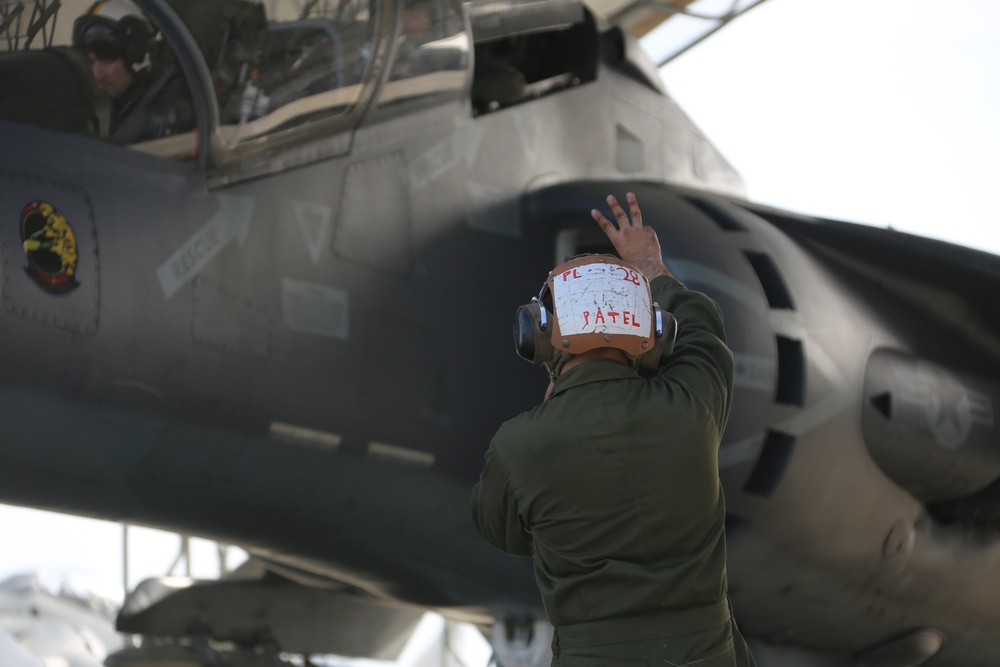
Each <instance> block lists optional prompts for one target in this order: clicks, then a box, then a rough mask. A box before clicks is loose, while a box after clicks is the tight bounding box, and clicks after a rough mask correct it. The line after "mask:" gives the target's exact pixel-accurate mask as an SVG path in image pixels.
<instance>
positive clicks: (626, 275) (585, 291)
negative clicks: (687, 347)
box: [547, 255, 655, 357]
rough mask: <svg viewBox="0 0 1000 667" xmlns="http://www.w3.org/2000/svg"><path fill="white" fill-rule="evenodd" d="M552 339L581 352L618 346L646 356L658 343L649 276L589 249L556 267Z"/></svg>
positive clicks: (556, 344)
mask: <svg viewBox="0 0 1000 667" xmlns="http://www.w3.org/2000/svg"><path fill="white" fill-rule="evenodd" d="M547 282H548V285H549V290H550V291H551V294H552V306H553V318H554V320H555V322H554V326H553V330H552V339H551V340H552V345H553V347H555V349H556V350H562V351H564V352H568V353H570V354H580V353H582V352H587V351H588V350H593V349H595V348H598V347H614V348H618V349H620V350H622V351H624V352H625V353H627V354H630V355H633V356H636V357H638V356H640V355H642V354H643V353H644V352H646V351H647V350H648V349H649V348H651V347H652V345H653V343H654V334H655V331H654V329H655V327H654V319H655V313H654V310H653V302H652V295H651V293H650V288H649V281H648V280H647V279H646V276H644V275H642V273H641V272H640V271H639V270H638V269H637V268H636V267H635V266H633V265H632V264H629V263H628V262H625V261H623V260H620V259H618V258H616V257H612V256H610V255H585V256H583V257H578V258H576V259H573V260H571V261H569V262H566V263H565V264H560V265H559V266H557V267H556V268H554V269H553V270H552V272H551V273H550V274H549V277H548V280H547Z"/></svg>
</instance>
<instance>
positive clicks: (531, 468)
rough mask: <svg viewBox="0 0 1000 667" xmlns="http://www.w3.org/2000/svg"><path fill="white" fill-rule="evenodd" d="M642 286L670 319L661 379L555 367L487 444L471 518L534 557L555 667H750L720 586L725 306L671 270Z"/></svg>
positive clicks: (492, 537) (607, 367)
mask: <svg viewBox="0 0 1000 667" xmlns="http://www.w3.org/2000/svg"><path fill="white" fill-rule="evenodd" d="M651 287H652V292H653V300H654V301H656V302H658V303H659V304H660V305H661V306H662V308H663V309H664V310H666V311H669V312H672V313H673V314H674V316H675V317H676V318H677V320H678V324H679V332H678V335H677V342H676V345H675V347H674V352H673V354H672V355H671V356H670V358H669V359H668V360H666V362H665V363H663V364H661V367H660V370H659V373H658V375H657V376H656V377H655V378H652V379H644V378H641V377H639V376H638V374H637V372H636V370H635V369H633V368H630V367H628V366H625V365H623V364H619V363H615V362H613V361H604V360H593V361H587V362H584V363H582V364H580V365H578V366H576V367H573V368H571V369H570V370H568V371H566V372H565V373H563V374H562V375H560V376H559V377H558V378H557V379H556V381H555V387H554V389H553V391H552V395H551V397H550V398H549V400H547V401H545V402H544V403H542V404H541V405H539V406H537V407H535V408H534V409H532V410H529V411H528V412H525V413H523V414H521V415H519V416H518V417H515V418H514V419H511V420H510V421H508V422H506V423H505V424H504V425H503V426H502V427H501V428H500V430H499V431H498V432H497V434H496V436H495V437H494V438H493V442H492V443H491V445H490V448H489V451H487V453H486V467H485V468H484V470H483V472H482V476H481V479H480V481H479V483H478V484H477V485H476V488H475V490H474V491H473V494H472V518H473V521H474V522H475V524H476V527H477V528H478V530H479V532H480V534H481V535H482V536H483V538H484V539H485V540H486V541H488V542H489V543H490V544H492V545H493V546H495V547H497V548H498V549H501V550H503V551H505V552H507V553H511V554H515V555H519V556H533V557H534V563H535V578H536V580H537V583H538V587H539V589H540V592H541V595H542V600H543V602H544V604H545V610H546V612H547V614H548V617H549V621H550V622H551V623H552V625H554V626H555V629H556V632H555V637H554V639H553V645H552V648H553V665H558V666H560V667H575V666H576V665H588V666H591V667H593V666H596V665H633V664H635V665H644V664H649V665H653V664H659V665H663V664H668V665H671V664H672V665H688V664H695V663H697V665H698V667H723V666H726V667H730V666H734V665H753V664H754V663H753V658H752V657H751V656H750V653H749V651H748V650H747V647H746V644H745V642H744V641H743V638H742V636H740V634H739V632H738V630H737V629H736V625H735V623H733V622H732V621H731V617H730V607H729V605H728V599H727V594H726V590H727V589H726V539H725V533H724V528H723V525H724V520H725V500H724V499H723V495H722V487H721V484H720V482H719V472H718V462H717V454H718V449H719V441H720V439H721V437H722V432H723V429H724V428H725V425H726V420H727V418H728V415H729V408H730V401H731V395H732V388H733V355H732V352H730V350H729V348H728V347H726V344H725V342H724V339H725V333H724V329H723V323H722V313H721V311H720V309H719V307H718V305H716V303H715V302H714V301H712V300H711V299H709V298H708V297H707V296H705V295H704V294H701V293H699V292H694V291H690V290H687V289H686V288H685V287H684V286H683V285H682V284H681V283H680V282H679V281H677V280H676V279H674V278H672V277H668V276H662V277H659V278H656V279H655V280H653V281H652V284H651Z"/></svg>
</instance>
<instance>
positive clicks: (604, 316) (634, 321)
mask: <svg viewBox="0 0 1000 667" xmlns="http://www.w3.org/2000/svg"><path fill="white" fill-rule="evenodd" d="M590 316H591V312H590V311H589V310H585V311H583V325H584V326H587V325H588V324H590ZM619 317H620V318H621V319H622V324H624V325H626V326H633V327H641V326H642V325H641V324H639V320H638V317H637V316H636V314H635V313H630V312H629V311H627V310H626V311H624V312H621V313H619V312H616V311H613V310H609V311H608V312H606V313H605V312H604V311H602V310H601V309H600V308H598V309H597V313H596V314H594V324H607V323H608V322H607V321H608V320H609V319H610V320H611V323H612V324H618V318H619Z"/></svg>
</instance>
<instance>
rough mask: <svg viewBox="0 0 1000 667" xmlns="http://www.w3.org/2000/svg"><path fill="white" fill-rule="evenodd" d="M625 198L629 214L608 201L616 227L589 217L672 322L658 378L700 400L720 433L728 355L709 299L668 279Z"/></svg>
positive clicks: (725, 412) (648, 232) (652, 234)
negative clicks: (673, 335)
mask: <svg viewBox="0 0 1000 667" xmlns="http://www.w3.org/2000/svg"><path fill="white" fill-rule="evenodd" d="M626 198H627V199H628V204H629V213H626V212H625V211H624V210H623V209H622V207H621V206H620V205H619V204H618V200H616V199H615V198H614V196H611V195H609V196H608V205H609V206H610V207H611V212H612V214H613V215H614V216H615V220H617V222H618V226H617V227H616V226H615V225H614V224H612V223H611V222H610V221H609V220H608V219H607V218H605V217H604V215H603V214H602V213H601V212H600V211H598V210H597V209H594V210H593V211H591V215H592V217H593V218H594V220H596V221H597V224H598V225H600V227H601V229H602V230H604V233H605V234H607V236H608V239H610V240H611V243H612V244H613V245H614V246H615V249H616V250H617V251H618V254H619V255H620V256H621V258H622V259H624V260H625V261H627V262H631V263H632V264H635V265H636V267H638V268H639V270H640V271H642V273H643V275H645V276H646V278H647V279H649V281H650V288H651V291H652V294H653V300H654V301H656V302H657V303H658V304H659V305H660V308H661V309H662V310H665V311H667V312H670V313H673V315H674V317H676V318H677V326H678V331H677V341H676V342H675V343H674V352H673V354H672V355H671V356H670V358H669V359H667V361H666V363H665V364H661V366H660V369H659V374H660V377H669V378H670V380H671V381H676V382H679V383H680V384H682V385H683V386H684V387H685V388H686V389H687V390H688V391H690V392H691V393H692V394H693V395H695V396H698V397H699V398H701V400H702V401H704V402H705V403H706V405H707V406H708V408H709V410H710V413H711V414H712V415H714V417H715V419H716V424H717V425H718V427H719V430H720V432H721V430H722V429H723V428H724V427H725V424H726V419H727V418H728V416H729V407H730V402H731V396H732V390H733V353H732V352H731V351H730V350H729V348H728V347H727V346H726V334H725V329H724V327H723V322H722V311H721V309H720V308H719V306H718V304H716V303H715V302H714V301H712V299H710V298H709V297H707V296H706V295H704V294H702V293H701V292H694V291H691V290H688V289H687V288H686V287H684V285H683V284H681V282H680V281H679V280H677V279H676V278H674V276H673V274H672V273H670V270H669V269H668V268H667V266H666V265H665V264H664V263H663V252H662V250H660V241H659V239H658V238H657V236H656V231H655V230H653V228H652V227H645V226H643V224H642V213H641V212H640V211H639V203H638V201H636V198H635V195H634V194H632V193H631V192H629V193H628V194H627V196H626Z"/></svg>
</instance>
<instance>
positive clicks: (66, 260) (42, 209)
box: [21, 200, 79, 294]
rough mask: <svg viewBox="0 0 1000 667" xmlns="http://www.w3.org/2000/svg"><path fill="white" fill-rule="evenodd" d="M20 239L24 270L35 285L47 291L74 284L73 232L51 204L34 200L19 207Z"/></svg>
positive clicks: (60, 290) (59, 290) (61, 290)
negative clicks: (23, 255) (25, 266)
mask: <svg viewBox="0 0 1000 667" xmlns="http://www.w3.org/2000/svg"><path fill="white" fill-rule="evenodd" d="M21 240H22V241H23V242H24V254H25V255H26V256H27V258H28V266H27V268H26V269H25V270H26V271H27V273H28V275H29V276H31V279H32V280H34V281H35V283H37V284H38V286H39V287H41V288H42V289H43V290H45V291H46V292H48V293H50V294H66V293H67V292H71V291H73V290H74V289H76V288H77V286H78V285H79V283H78V282H77V280H76V261H77V248H76V235H75V234H74V233H73V228H72V227H70V224H69V222H68V221H67V220H66V218H65V217H63V215H62V214H61V213H59V211H58V210H56V207H55V206H53V205H52V204H49V203H47V202H44V201H37V200H36V201H33V202H29V203H28V204H26V205H25V206H24V208H23V209H21Z"/></svg>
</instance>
